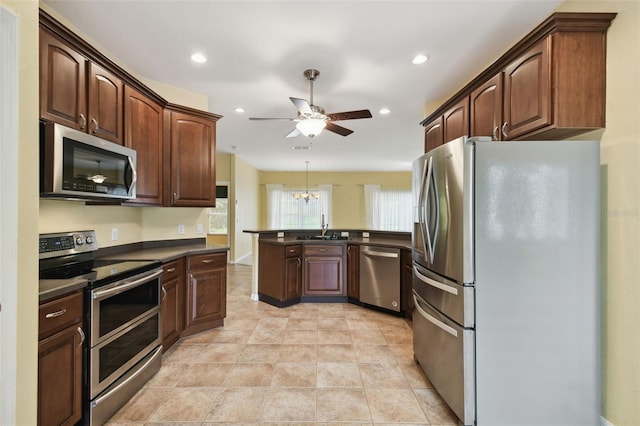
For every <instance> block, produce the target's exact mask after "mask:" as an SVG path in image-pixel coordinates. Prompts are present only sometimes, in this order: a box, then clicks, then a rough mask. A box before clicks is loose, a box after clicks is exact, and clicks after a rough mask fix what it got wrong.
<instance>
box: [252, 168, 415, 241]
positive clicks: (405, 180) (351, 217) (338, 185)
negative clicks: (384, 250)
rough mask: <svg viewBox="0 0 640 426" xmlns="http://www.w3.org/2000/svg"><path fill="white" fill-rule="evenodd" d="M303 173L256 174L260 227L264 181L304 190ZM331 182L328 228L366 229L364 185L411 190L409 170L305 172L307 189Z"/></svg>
mask: <svg viewBox="0 0 640 426" xmlns="http://www.w3.org/2000/svg"><path fill="white" fill-rule="evenodd" d="M306 179H307V177H306V173H305V172H261V173H260V222H259V226H260V229H267V226H268V223H267V189H266V185H267V184H282V185H284V186H285V187H286V188H293V189H302V190H305V189H306ZM322 184H333V185H334V186H333V200H332V210H333V211H332V213H331V221H332V222H333V223H331V224H329V227H331V228H343V229H363V228H366V226H367V224H366V220H365V207H364V185H381V186H382V188H383V189H411V172H309V188H310V189H311V190H313V188H317V186H318V185H322Z"/></svg>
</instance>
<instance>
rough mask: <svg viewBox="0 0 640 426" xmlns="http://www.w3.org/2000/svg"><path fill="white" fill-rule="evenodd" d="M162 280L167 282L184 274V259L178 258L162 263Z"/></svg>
mask: <svg viewBox="0 0 640 426" xmlns="http://www.w3.org/2000/svg"><path fill="white" fill-rule="evenodd" d="M162 270H163V273H162V282H163V283H166V282H168V281H171V280H173V279H175V278H178V277H181V276H183V275H184V260H183V259H178V260H174V261H173V262H167V263H165V264H164V265H162Z"/></svg>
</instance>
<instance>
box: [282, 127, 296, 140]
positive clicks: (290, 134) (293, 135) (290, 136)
mask: <svg viewBox="0 0 640 426" xmlns="http://www.w3.org/2000/svg"><path fill="white" fill-rule="evenodd" d="M299 134H300V130H298V128H297V127H294V128H293V130H292V131H290V132H289V133H287V136H285V137H286V138H295V137H296V136H298V135H299Z"/></svg>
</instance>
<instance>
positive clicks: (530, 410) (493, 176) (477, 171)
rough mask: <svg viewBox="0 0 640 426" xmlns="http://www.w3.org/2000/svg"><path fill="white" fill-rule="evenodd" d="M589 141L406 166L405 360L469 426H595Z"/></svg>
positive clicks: (506, 148) (592, 156) (446, 151)
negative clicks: (408, 322) (409, 280)
mask: <svg viewBox="0 0 640 426" xmlns="http://www.w3.org/2000/svg"><path fill="white" fill-rule="evenodd" d="M599 171H600V163H599V144H598V142H597V141H521V142H491V141H490V140H488V139H487V138H470V139H467V138H460V139H456V140H454V141H451V142H449V143H446V144H444V145H442V146H440V147H438V148H435V149H433V150H431V151H430V152H428V153H427V154H425V155H424V156H422V157H420V158H419V159H417V160H416V161H415V162H414V163H413V199H414V208H413V217H414V229H413V235H412V245H413V253H412V255H413V268H414V276H413V296H414V303H415V308H414V311H413V332H414V345H413V346H414V355H415V359H416V361H417V362H418V363H419V364H420V365H421V367H422V368H423V370H424V371H425V373H426V374H427V376H428V377H429V379H430V381H431V382H432V383H433V385H434V387H435V389H436V390H437V391H438V393H439V394H440V395H441V396H442V398H443V399H444V400H445V401H446V402H447V404H448V405H449V406H450V407H451V409H452V410H453V412H454V413H455V414H456V415H457V416H458V418H459V419H460V420H461V421H462V422H463V423H464V424H465V425H476V424H477V425H480V426H484V425H492V426H494V425H509V426H516V425H532V426H533V425H535V426H539V425H545V426H550V425H561V426H569V425H579V426H585V425H598V424H599V423H600V326H599V321H600V316H599V315H600V314H599V311H600V310H599V308H600V297H599V296H600V254H599V238H600V226H599V225H600V221H599V201H600V199H599V194H600V174H599Z"/></svg>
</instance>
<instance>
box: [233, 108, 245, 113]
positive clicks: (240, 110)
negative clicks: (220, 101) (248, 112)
mask: <svg viewBox="0 0 640 426" xmlns="http://www.w3.org/2000/svg"><path fill="white" fill-rule="evenodd" d="M233 110H234V111H235V112H237V113H238V114H241V113H243V112H244V108H242V107H235V108H234V109H233Z"/></svg>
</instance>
